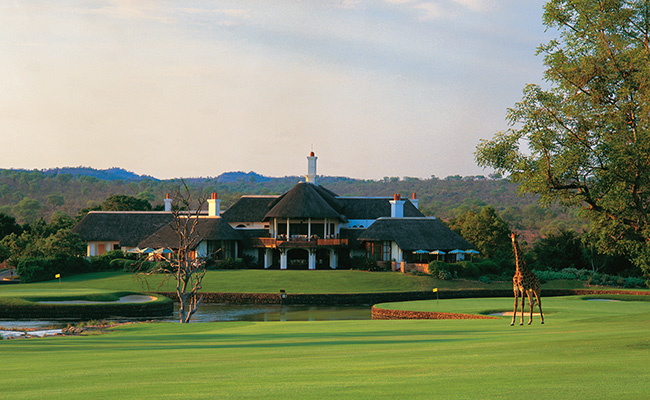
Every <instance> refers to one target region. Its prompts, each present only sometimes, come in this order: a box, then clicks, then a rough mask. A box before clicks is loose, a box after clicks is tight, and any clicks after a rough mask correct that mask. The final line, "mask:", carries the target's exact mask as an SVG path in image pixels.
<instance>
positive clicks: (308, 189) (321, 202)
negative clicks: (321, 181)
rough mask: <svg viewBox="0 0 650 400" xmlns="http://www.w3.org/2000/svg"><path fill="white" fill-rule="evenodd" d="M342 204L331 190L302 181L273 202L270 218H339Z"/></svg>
mask: <svg viewBox="0 0 650 400" xmlns="http://www.w3.org/2000/svg"><path fill="white" fill-rule="evenodd" d="M341 211H342V207H341V204H340V203H339V202H338V200H337V199H336V197H335V194H334V193H332V192H331V191H329V190H327V189H325V188H322V187H320V186H318V185H314V184H313V183H308V182H301V183H299V184H297V185H296V186H294V187H293V188H291V190H289V191H288V192H286V193H285V194H283V195H282V196H280V197H279V198H278V199H277V200H275V201H274V202H273V203H271V210H270V211H269V212H268V213H266V215H265V216H264V220H267V219H269V218H337V219H341V220H342V219H344V218H343V216H342V215H341Z"/></svg>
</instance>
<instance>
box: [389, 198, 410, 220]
mask: <svg viewBox="0 0 650 400" xmlns="http://www.w3.org/2000/svg"><path fill="white" fill-rule="evenodd" d="M389 203H390V216H391V218H404V203H406V200H402V196H400V195H399V193H396V194H395V195H393V200H391V201H389Z"/></svg>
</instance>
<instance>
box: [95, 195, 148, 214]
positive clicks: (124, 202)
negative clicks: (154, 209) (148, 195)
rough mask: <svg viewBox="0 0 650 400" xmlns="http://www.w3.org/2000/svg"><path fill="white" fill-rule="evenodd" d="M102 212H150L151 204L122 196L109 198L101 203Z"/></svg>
mask: <svg viewBox="0 0 650 400" xmlns="http://www.w3.org/2000/svg"><path fill="white" fill-rule="evenodd" d="M102 210H103V211H151V203H149V201H147V200H144V199H139V198H137V197H133V196H126V195H123V194H114V195H112V196H109V197H107V198H106V200H104V202H103V203H102Z"/></svg>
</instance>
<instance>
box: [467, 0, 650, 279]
mask: <svg viewBox="0 0 650 400" xmlns="http://www.w3.org/2000/svg"><path fill="white" fill-rule="evenodd" d="M544 24H545V25H546V26H547V27H548V28H555V29H557V30H558V31H559V32H560V38H559V39H557V40H552V41H550V42H549V43H547V44H543V45H541V46H540V47H539V49H538V53H541V54H544V63H545V65H546V66H547V70H546V73H545V77H546V80H547V81H548V82H549V83H550V87H549V88H548V89H544V88H542V87H540V86H537V85H529V86H527V87H526V88H525V89H524V96H523V99H522V100H521V102H519V103H517V104H516V105H515V106H514V108H512V109H510V110H508V114H507V118H508V120H509V123H510V125H511V126H512V128H510V129H508V130H507V131H505V132H500V133H497V134H496V135H495V136H494V137H493V138H492V139H491V140H488V141H482V142H481V143H480V144H479V146H478V148H477V151H476V159H477V162H478V164H479V165H481V166H484V167H492V168H494V169H495V170H496V171H497V172H499V173H506V174H509V177H510V179H511V180H512V181H513V182H515V183H518V184H519V185H520V189H521V190H523V191H526V192H532V193H537V194H539V195H540V199H541V201H542V202H544V203H546V204H550V203H553V202H556V201H557V202H559V203H560V204H563V205H566V206H570V207H580V208H581V209H583V210H584V214H585V215H586V216H587V217H588V218H589V220H590V225H591V231H592V233H594V234H595V235H596V236H597V239H598V240H597V244H598V247H599V249H600V250H601V251H604V252H607V253H612V254H614V253H619V254H627V255H628V256H629V257H630V259H631V260H633V262H634V263H635V264H636V265H637V266H639V267H641V268H642V269H643V270H645V271H646V272H647V273H650V245H649V241H650V224H649V223H650V221H649V219H648V218H650V202H649V201H648V193H649V192H650V86H649V85H650V45H649V41H650V2H648V1H640V0H600V1H597V0H551V1H549V2H548V3H547V4H546V6H545V12H544ZM522 143H527V149H523V150H522V149H520V146H521V144H522Z"/></svg>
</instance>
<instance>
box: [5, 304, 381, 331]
mask: <svg viewBox="0 0 650 400" xmlns="http://www.w3.org/2000/svg"><path fill="white" fill-rule="evenodd" d="M177 316H178V304H176V305H175V307H174V314H173V315H170V316H168V317H163V318H155V319H156V320H157V321H170V322H177V321H178V318H177ZM146 319H147V320H151V318H146ZM364 319H371V314H370V306H369V305H366V306H300V305H279V304H245V305H233V304H212V303H209V304H201V306H200V307H199V310H198V311H197V312H196V314H194V316H193V317H192V322H218V321H335V320H364ZM106 320H108V321H114V322H127V321H137V320H138V319H134V318H106ZM75 322H79V321H77V320H71V319H62V320H54V319H47V320H0V327H4V328H8V329H18V328H45V327H65V326H66V325H68V324H69V323H75Z"/></svg>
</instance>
